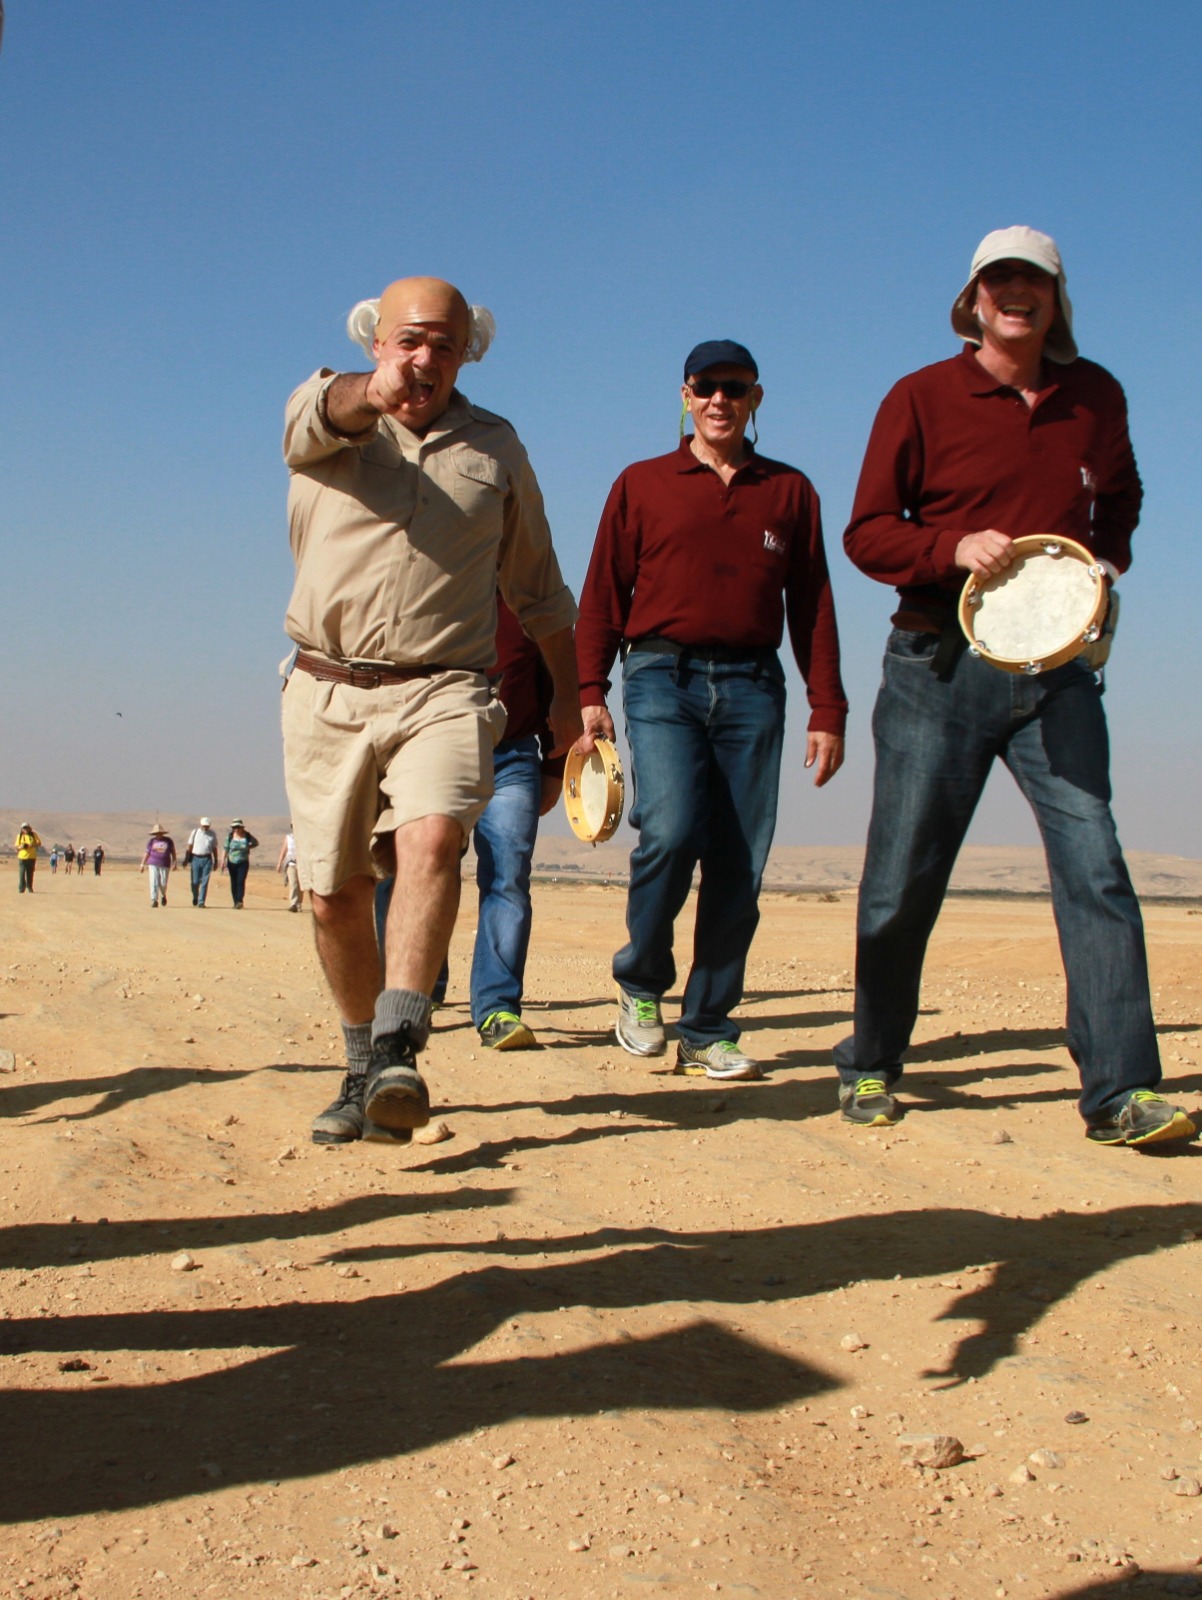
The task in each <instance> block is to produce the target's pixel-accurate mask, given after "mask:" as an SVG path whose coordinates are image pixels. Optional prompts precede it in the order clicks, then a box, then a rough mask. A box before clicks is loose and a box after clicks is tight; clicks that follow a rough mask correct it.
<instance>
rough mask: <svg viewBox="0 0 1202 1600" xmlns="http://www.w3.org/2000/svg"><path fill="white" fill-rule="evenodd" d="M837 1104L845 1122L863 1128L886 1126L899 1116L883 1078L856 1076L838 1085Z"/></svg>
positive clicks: (889, 1125) (899, 1109) (895, 1103)
mask: <svg viewBox="0 0 1202 1600" xmlns="http://www.w3.org/2000/svg"><path fill="white" fill-rule="evenodd" d="M839 1105H840V1108H841V1109H842V1112H843V1117H844V1120H845V1121H847V1122H858V1123H860V1124H861V1126H862V1127H865V1128H888V1127H891V1126H892V1124H893V1123H895V1122H896V1121H897V1120H898V1118H899V1117H900V1116H901V1107H900V1106H899V1105H898V1103H897V1101H896V1100H895V1099H894V1097H893V1096H892V1095H891V1094H890V1093H889V1085H888V1084H887V1083H886V1082H885V1080H884V1078H857V1079H856V1081H855V1082H854V1083H844V1084H840V1086H839Z"/></svg>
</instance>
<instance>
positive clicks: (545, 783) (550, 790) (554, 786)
mask: <svg viewBox="0 0 1202 1600" xmlns="http://www.w3.org/2000/svg"><path fill="white" fill-rule="evenodd" d="M562 793H563V779H562V778H555V777H551V776H549V775H548V774H547V773H545V772H544V773H543V775H542V777H541V778H540V779H539V789H538V814H539V816H540V817H545V816H546V814H547V812H548V811H553V810H554V809H555V806H556V803H557V802H558V800H559V797H560V795H561V794H562Z"/></svg>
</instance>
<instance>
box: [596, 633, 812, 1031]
mask: <svg viewBox="0 0 1202 1600" xmlns="http://www.w3.org/2000/svg"><path fill="white" fill-rule="evenodd" d="M622 692H623V698H624V701H625V709H626V737H627V739H628V741H629V743H630V754H631V763H632V767H633V782H634V806H633V808H632V810H631V813H630V820H631V822H632V823H633V824H634V826H635V827H636V828H637V829H638V831H639V842H638V844H637V845H636V846H635V848H634V851H633V853H632V854H631V857H630V890H629V894H628V896H627V901H626V930H627V932H628V933H629V935H630V942H629V943H628V944H626V945H624V946H623V948H622V949H621V950H619V951H618V953H617V955H616V956H615V957H614V962H613V975H614V978H615V979H616V980H617V982H618V983H619V984H620V985H621V986H622V988H623V989H625V990H626V991H627V993H628V994H632V995H635V996H637V997H639V998H641V999H648V1000H658V999H659V998H660V996H661V995H663V994H664V993H665V992H666V991H667V990H668V989H670V988H671V987H672V984H673V983H674V982H675V980H676V963H675V961H674V959H673V955H672V925H673V923H674V922H675V920H676V917H677V915H678V914H679V912H680V909H681V907H682V906H683V905H684V903H685V899H686V897H687V895H688V892H689V886H690V884H691V883H692V879H693V868H694V867H695V866H697V865H698V863H700V866H701V882H700V886H699V889H698V895H697V922H696V926H695V928H694V931H693V964H692V968H691V970H690V972H689V977H688V982H687V983H686V984H685V991H684V1002H683V1006H682V1009H681V1015H680V1021H679V1023H678V1024H677V1032H678V1033H679V1034H680V1036H681V1037H682V1038H684V1039H686V1040H688V1041H689V1042H690V1043H692V1044H697V1045H708V1044H713V1043H715V1042H716V1041H717V1040H719V1039H729V1040H731V1041H732V1042H733V1041H737V1039H738V1037H739V1028H738V1026H737V1024H736V1023H734V1022H732V1021H731V1017H730V1013H731V1012H732V1011H733V1010H734V1008H735V1007H736V1006H737V1005H738V1004H739V1001H740V1000H741V999H742V997H743V975H744V971H745V969H746V965H747V952H748V950H749V949H750V948H751V941H752V938H753V937H754V935H755V930H756V926H757V924H758V922H759V919H760V912H759V893H760V881H761V879H762V878H763V874H764V863H765V862H766V861H767V859H768V850H769V848H770V846H771V844H772V834H773V831H774V829H775V827H776V797H777V790H778V787H779V779H780V757H781V747H782V745H783V743H784V731H785V678H784V673H783V672H782V671H781V666H780V662H779V661H778V660H777V659H776V657H775V656H773V655H768V656H766V657H765V658H764V659H763V660H762V661H761V662H760V663H759V664H758V665H757V664H756V663H754V662H708V661H700V660H689V659H688V658H686V659H685V660H683V661H682V662H681V663H680V664H679V666H678V665H677V662H676V660H675V658H674V657H672V656H660V655H652V654H650V653H648V652H646V651H640V650H631V651H629V652H628V654H627V656H626V660H625V662H624V663H623V668H622Z"/></svg>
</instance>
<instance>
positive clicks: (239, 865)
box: [221, 817, 259, 911]
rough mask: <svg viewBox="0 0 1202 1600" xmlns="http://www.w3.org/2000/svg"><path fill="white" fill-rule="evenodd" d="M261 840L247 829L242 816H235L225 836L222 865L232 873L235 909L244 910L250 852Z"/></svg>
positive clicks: (231, 890)
mask: <svg viewBox="0 0 1202 1600" xmlns="http://www.w3.org/2000/svg"><path fill="white" fill-rule="evenodd" d="M258 847H259V841H258V840H257V839H256V838H255V836H254V834H253V833H248V832H247V831H246V824H245V823H244V822H243V820H242V818H241V817H235V818H234V820H233V822H231V823H230V831H229V832H228V833H227V834H226V836H225V859H224V860H223V861H222V863H221V865H222V867H223V868H224V869H225V871H226V872H228V873H229V875H230V894H231V895H232V896H233V901H234V910H235V911H241V910H242V902H243V899H244V898H245V896H246V874H247V873H248V872H249V871H250V853H251V851H252V850H257V849H258Z"/></svg>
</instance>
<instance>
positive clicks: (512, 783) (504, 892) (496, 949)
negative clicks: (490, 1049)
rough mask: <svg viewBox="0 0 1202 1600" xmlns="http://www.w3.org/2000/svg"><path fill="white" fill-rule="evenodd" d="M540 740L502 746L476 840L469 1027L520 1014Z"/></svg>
mask: <svg viewBox="0 0 1202 1600" xmlns="http://www.w3.org/2000/svg"><path fill="white" fill-rule="evenodd" d="M541 789H542V763H541V759H540V757H539V750H538V740H537V739H535V738H533V737H531V738H528V739H512V740H505V741H502V743H501V744H499V745H498V746H497V748H496V750H495V751H494V752H493V797H492V799H491V800H490V801H489V802H488V805H487V807H486V808H485V810H484V814H483V816H481V818H480V820H479V822H477V824H476V831H475V835H474V839H475V846H476V887H477V889H478V891H479V895H480V912H479V919H478V921H477V924H476V947H475V951H474V952H473V955H472V977H471V998H472V1021H473V1022H474V1023H475V1024H476V1026H477V1027H480V1026H481V1024H482V1023H483V1022H484V1019H485V1018H486V1017H489V1016H491V1015H492V1013H493V1012H494V1011H513V1012H516V1013H517V1014H518V1015H520V1014H521V1010H522V988H523V984H524V981H525V976H526V952H527V950H528V949H529V947H530V918H531V909H530V861H531V858H532V856H533V855H534V841H535V837H536V835H537V833H538V803H539V796H540V793H541Z"/></svg>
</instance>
